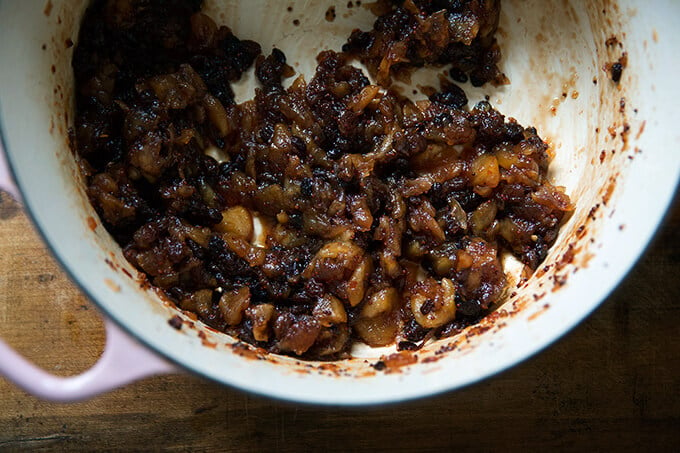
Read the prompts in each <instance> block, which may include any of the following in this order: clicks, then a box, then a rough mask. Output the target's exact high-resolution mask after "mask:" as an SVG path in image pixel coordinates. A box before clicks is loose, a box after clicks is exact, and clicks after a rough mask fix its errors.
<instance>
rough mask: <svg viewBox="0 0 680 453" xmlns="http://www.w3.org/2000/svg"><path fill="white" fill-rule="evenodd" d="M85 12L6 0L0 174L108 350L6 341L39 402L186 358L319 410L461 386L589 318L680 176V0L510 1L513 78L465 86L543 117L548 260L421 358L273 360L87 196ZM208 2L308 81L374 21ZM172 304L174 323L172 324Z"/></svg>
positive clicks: (3, 365)
mask: <svg viewBox="0 0 680 453" xmlns="http://www.w3.org/2000/svg"><path fill="white" fill-rule="evenodd" d="M289 3H292V5H293V10H292V11H287V7H288V6H289ZM350 3H351V2H350ZM86 6H87V1H85V0H75V1H68V2H67V1H62V0H47V1H46V2H45V1H25V2H10V1H0V129H1V132H2V145H3V146H4V155H3V156H4V157H3V159H2V160H0V161H2V162H0V174H1V178H0V179H1V186H2V187H3V188H4V189H5V190H6V191H8V192H10V193H12V194H13V195H14V196H16V197H20V198H21V199H22V200H23V203H24V206H25V208H26V210H27V211H28V213H29V215H30V216H31V217H32V219H33V221H34V223H35V226H36V228H37V229H38V230H39V231H40V233H41V234H42V237H43V238H44V240H45V242H46V244H47V245H48V246H49V248H50V249H51V251H52V253H53V254H54V256H55V257H56V258H57V259H58V260H59V262H60V263H61V265H62V266H63V268H64V269H65V270H66V271H67V272H68V273H69V275H70V276H71V278H72V279H73V280H74V282H76V283H77V284H78V285H79V286H80V287H81V288H82V290H83V291H84V292H85V293H86V294H87V295H88V296H89V297H90V299H91V300H92V301H93V302H94V303H95V304H96V305H97V306H98V307H99V309H100V310H101V311H102V312H103V313H104V315H105V316H106V318H107V319H108V320H109V321H107V323H106V326H107V332H108V338H107V346H106V350H105V352H104V355H103V356H102V358H101V360H100V362H99V363H97V365H95V367H94V368H93V369H91V370H89V371H87V372H86V373H84V374H83V375H81V376H76V377H71V378H57V377H53V376H51V375H49V374H48V373H46V372H44V371H42V370H39V369H37V368H36V367H35V366H33V365H32V364H30V363H28V362H27V361H26V360H25V359H23V358H21V357H20V356H19V355H18V354H16V353H15V352H14V351H13V350H11V349H10V348H9V347H8V346H7V345H5V344H4V343H0V372H1V373H3V374H4V375H5V376H6V377H7V378H9V379H11V380H13V381H14V382H16V383H17V384H18V385H19V386H21V387H23V388H25V389H27V390H28V391H29V392H32V393H35V394H37V395H39V396H40V397H43V398H47V399H53V400H60V401H70V400H77V399H82V398H87V397H90V396H93V395H95V394H97V393H100V392H103V391H106V390H109V389H111V388H114V387H116V386H119V385H123V384H124V383H126V382H130V381H132V380H134V379H137V378H140V377H143V376H147V375H150V374H157V373H168V372H178V371H180V370H189V371H191V372H194V373H197V374H199V375H201V376H204V377H206V378H209V379H212V380H215V381H217V382H220V383H223V384H225V385H229V386H233V387H236V388H239V389H242V390H245V391H248V392H253V393H257V394H261V395H266V396H269V397H273V398H279V399H284V400H290V401H295V402H303V403H315V404H334V405H363V404H376V403H386V402H396V401H403V400H407V399H412V398H418V397H423V396H428V395H434V394H436V393H438V392H443V391H448V390H453V389H457V388H460V387H462V386H465V385H468V384H471V383H473V382H476V381H479V380H481V379H484V378H486V377H488V376H491V375H493V374H495V373H498V372H500V371H502V370H505V369H507V368H509V367H511V366H513V365H515V364H517V363H518V362H520V361H522V360H524V359H526V358H527V357H529V356H531V355H532V354H535V353H536V352H537V351H540V350H541V349H543V348H545V347H546V346H548V345H549V344H551V343H552V342H554V341H555V340H556V339H558V338H559V337H560V336H562V335H563V334H564V333H565V332H567V331H569V330H570V329H571V328H573V327H574V326H575V325H576V324H578V323H579V322H580V321H582V320H583V319H584V318H585V317H586V316H587V315H588V314H589V313H591V312H592V311H593V310H594V309H595V308H596V307H597V306H598V304H600V303H601V302H602V300H603V299H604V298H605V297H606V296H607V295H608V294H609V292H610V291H612V289H613V288H614V287H615V286H616V285H617V284H618V283H619V282H620V281H621V279H622V278H623V277H624V276H625V275H626V273H627V272H628V271H629V270H630V268H631V266H633V264H634V263H635V261H636V260H637V258H638V257H639V256H640V254H641V252H642V251H643V249H644V247H645V246H646V244H647V243H648V242H649V240H650V238H651V237H652V235H653V233H654V232H655V230H656V228H657V226H658V225H659V222H660V220H661V219H662V217H663V214H664V212H665V211H666V209H667V207H668V205H669V203H670V201H671V199H672V196H673V194H674V191H675V187H676V185H677V182H678V178H679V176H680V151H678V149H677V147H678V145H679V144H680V127H678V124H680V113H679V112H678V109H677V107H676V102H675V101H676V100H677V99H680V89H679V88H678V83H677V80H676V73H677V70H678V69H680V64H679V62H678V58H677V56H676V49H678V48H680V33H679V32H678V31H677V25H676V23H675V22H676V20H675V18H677V17H679V16H680V3H678V2H674V1H672V0H666V1H661V0H659V1H653V2H651V3H646V4H645V5H644V6H642V5H641V4H640V3H638V2H634V1H632V0H628V1H627V0H621V1H618V2H615V1H599V2H586V1H577V0H566V1H564V0H549V1H539V0H504V1H503V6H502V17H501V23H500V29H499V32H498V39H499V42H500V45H501V48H502V49H503V61H502V64H501V66H502V69H503V71H504V72H505V73H506V74H507V75H508V77H509V78H510V80H511V84H510V85H507V86H504V87H501V88H493V87H484V88H481V89H473V88H472V87H470V86H469V85H465V86H464V88H465V90H466V91H467V93H468V95H469V96H470V98H471V100H475V99H481V98H482V97H483V96H484V95H488V96H490V101H491V103H492V104H493V105H495V106H496V107H497V108H499V109H500V110H501V111H502V112H503V113H505V114H506V115H508V116H512V117H515V118H516V119H517V120H518V121H519V122H520V123H521V124H524V125H533V126H535V127H536V128H537V129H538V131H539V134H540V135H541V136H542V137H544V138H545V139H546V140H547V141H548V142H549V143H550V144H551V146H552V148H553V149H554V150H555V152H556V158H555V160H554V162H553V163H552V167H551V168H552V170H551V172H552V175H551V176H552V178H553V180H554V183H555V184H557V185H562V186H565V187H566V188H567V193H569V194H570V196H571V198H572V199H573V200H574V201H575V203H576V210H575V212H574V213H573V215H571V217H570V218H569V219H568V220H567V221H566V222H565V223H564V226H563V228H562V230H561V232H560V235H559V238H558V240H557V242H556V243H555V245H554V246H553V247H552V249H551V251H550V253H549V256H548V257H547V259H546V261H545V263H544V264H543V265H542V267H541V268H540V269H539V271H538V272H536V273H534V275H532V276H531V277H529V278H528V279H527V280H526V281H523V280H521V278H520V276H518V275H517V273H514V274H513V275H514V277H511V278H510V280H511V288H510V291H509V294H508V297H507V298H506V300H504V301H503V303H502V304H500V305H499V306H497V307H495V309H494V311H493V313H492V314H490V315H489V316H487V317H486V318H485V319H484V320H483V321H482V322H481V323H480V324H478V325H475V326H471V327H469V328H467V329H466V330H465V331H463V332H462V333H460V334H459V335H457V336H455V337H453V338H448V339H443V340H439V341H436V342H433V343H432V344H429V345H427V346H425V347H424V348H423V349H422V350H420V351H417V352H400V353H395V349H394V348H382V349H372V348H368V347H357V348H356V351H355V354H354V358H352V359H350V360H343V361H338V362H333V363H308V362H304V361H301V360H299V359H295V358H291V357H283V356H275V355H271V354H267V353H265V352H263V351H260V350H257V349H255V348H251V347H249V346H246V345H243V344H241V343H239V342H238V341H236V340H235V339H233V338H231V337H228V336H226V335H224V334H222V333H219V332H215V331H213V330H211V329H209V328H208V327H206V326H204V325H202V324H201V323H200V322H195V321H194V320H192V319H191V318H190V317H188V316H187V315H186V314H183V313H181V312H179V311H178V310H177V309H176V308H175V307H174V306H173V305H172V304H170V303H168V302H167V301H164V300H163V299H162V298H160V297H159V295H158V294H157V293H156V292H155V291H154V290H153V289H151V288H149V287H148V285H140V276H139V275H138V272H137V271H136V270H135V269H134V268H133V267H132V266H131V265H130V264H129V263H127V261H126V260H125V259H124V258H123V255H122V253H121V250H120V247H119V246H118V245H117V244H116V243H115V242H114V241H113V240H112V239H111V237H110V236H109V235H108V233H107V232H106V230H105V229H104V228H103V226H102V225H101V222H100V221H99V219H98V217H97V214H96V213H95V212H94V210H93V208H92V207H91V206H90V203H89V202H88V199H87V196H86V193H85V189H84V182H83V178H82V176H81V175H80V173H79V171H78V168H77V166H76V163H75V160H74V158H73V151H72V150H71V148H70V146H69V128H70V127H72V125H73V118H74V109H73V76H72V70H71V66H70V60H71V55H72V52H73V47H74V43H75V42H76V41H77V36H78V28H79V22H80V20H81V18H82V15H83V12H84V9H85V7H86ZM206 10H207V12H208V14H210V15H211V16H212V17H213V18H215V20H216V21H217V22H219V23H222V24H226V25H228V26H230V27H231V28H232V29H233V31H234V33H235V34H236V35H237V36H239V37H241V38H242V39H254V40H256V41H258V42H260V43H261V44H262V47H263V49H264V51H265V52H268V51H269V50H270V49H271V48H272V46H273V45H276V46H277V47H278V48H280V49H282V50H284V51H285V53H286V54H287V56H288V61H289V62H292V63H293V67H294V68H295V69H296V70H297V71H298V72H300V73H304V74H307V75H310V74H311V73H312V70H313V68H314V66H315V56H316V54H317V53H318V52H319V51H321V50H323V49H326V48H331V49H339V48H340V46H341V45H342V43H343V42H344V40H345V39H346V37H347V36H349V33H350V32H351V30H352V29H354V28H357V27H359V28H363V29H368V28H370V27H371V25H372V22H373V20H374V17H373V16H372V15H371V14H370V13H369V12H368V11H367V10H366V9H365V8H362V7H358V6H355V7H353V8H349V6H348V5H347V4H346V2H338V5H337V6H336V14H335V20H334V21H327V20H326V12H327V10H328V2H325V1H320V0H318V1H317V0H306V1H304V2H302V1H299V2H278V1H267V0H259V1H249V2H237V1H221V2H218V1H207V2H206ZM294 21H295V22H294ZM296 24H298V25H296ZM624 53H625V54H626V55H627V65H625V67H624V69H623V73H622V76H621V80H620V82H618V83H617V82H615V81H613V80H612V74H611V71H610V68H611V65H612V63H615V62H618V61H623V62H624V63H625V60H620V59H621V58H622V56H623V55H624ZM426 72H427V71H426ZM436 74H437V71H434V70H433V71H429V72H427V73H426V74H421V75H419V76H418V77H419V78H420V79H419V80H416V81H414V84H415V83H418V84H423V85H425V84H426V83H425V82H426V80H427V79H428V77H429V79H430V80H436ZM248 80H249V79H248V78H246V80H244V81H243V82H240V83H239V84H237V87H236V91H237V94H238V95H239V96H240V97H241V98H242V99H245V98H247V97H249V96H250V93H252V84H251V83H250V82H249V81H248ZM423 80H424V81H425V82H423ZM5 159H6V162H4V160H5ZM175 316H180V318H181V319H182V321H183V322H182V328H181V329H180V330H177V329H176V328H173V327H172V326H170V325H169V323H168V321H169V320H170V319H171V318H173V317H175ZM378 362H381V363H382V364H383V365H384V366H383V365H381V366H375V365H376V363H378Z"/></svg>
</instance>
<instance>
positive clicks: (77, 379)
mask: <svg viewBox="0 0 680 453" xmlns="http://www.w3.org/2000/svg"><path fill="white" fill-rule="evenodd" d="M105 327H106V346H105V347H104V353H103V354H102V356H101V358H100V359H99V361H98V362H97V363H96V364H95V365H94V366H93V367H92V368H90V369H89V370H87V371H85V372H84V373H82V374H79V375H77V376H70V377H61V376H54V375H52V374H50V373H48V372H47V371H45V370H43V369H41V368H38V367H37V366H35V365H34V364H32V363H31V362H29V361H28V360H26V359H25V358H24V357H22V356H21V355H20V354H19V353H17V352H16V351H15V350H14V349H12V348H11V347H9V346H8V345H7V344H6V343H5V342H4V341H2V340H0V374H2V375H4V376H5V377H6V378H7V379H9V380H10V381H12V382H14V383H15V384H16V385H17V386H19V387H21V388H22V389H24V390H25V391H26V392H28V393H30V394H32V395H35V396H37V397H39V398H42V399H45V400H49V401H56V402H64V403H66V402H75V401H80V400H84V399H88V398H92V397H94V396H96V395H99V394H101V393H105V392H108V391H111V390H114V389H116V388H118V387H122V386H123V385H125V384H129V383H131V382H134V381H137V380H139V379H142V378H145V377H149V376H154V375H159V374H169V373H176V372H177V371H178V370H177V368H176V367H175V366H174V365H172V364H170V363H168V362H167V361H165V360H163V359H161V358H160V357H159V356H157V355H156V354H154V353H153V352H151V351H150V350H149V349H147V348H146V347H144V346H142V345H140V344H139V343H137V342H136V341H135V340H133V339H132V338H131V337H130V336H129V335H128V334H126V333H125V332H123V331H122V330H121V329H120V328H119V327H118V326H117V325H116V324H114V323H113V322H112V321H110V320H108V319H107V320H106V321H105Z"/></svg>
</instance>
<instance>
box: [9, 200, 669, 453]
mask: <svg viewBox="0 0 680 453" xmlns="http://www.w3.org/2000/svg"><path fill="white" fill-rule="evenodd" d="M678 228H680V202H679V201H676V203H675V207H674V209H673V210H672V211H671V213H670V214H669V216H668V218H667V220H666V222H665V225H664V226H663V228H662V230H661V231H660V233H659V234H658V235H657V238H656V240H655V242H654V244H653V246H652V247H651V248H650V249H649V250H648V251H647V253H646V254H645V256H644V257H643V258H642V260H641V261H640V262H639V263H638V264H637V266H636V268H635V269H634V270H633V272H632V273H631V274H630V275H629V276H628V278H627V279H626V281H625V282H624V283H623V284H622V285H621V286H620V287H619V289H618V290H617V291H616V292H615V293H614V294H613V295H612V296H611V297H610V298H609V299H608V300H607V301H606V302H605V303H604V304H603V305H602V306H601V307H600V308H599V309H598V310H597V312H596V313H595V314H594V315H593V316H591V317H590V318H589V319H588V320H587V321H586V322H584V323H583V324H582V325H580V326H579V327H578V328H577V329H576V330H575V331H573V332H571V333H570V334H569V335H567V336H566V338H564V339H562V340H560V341H559V342H558V343H557V344H556V345H554V346H552V347H550V348H549V349H548V350H546V351H544V352H542V353H541V354H539V355H538V356H536V357H534V358H532V359H530V360H528V361H527V362H525V363H523V364H521V365H519V366H517V367H515V368H514V369H512V370H510V371H507V372H505V373H502V374H501V375H499V376H496V377H494V378H492V379H489V380H486V381H484V382H482V383H480V384H477V385H475V386H472V387H469V388H466V389H463V390H460V391H458V392H454V393H450V394H446V395H442V396H438V397H436V398H432V399H428V400H421V401H416V402H411V403H407V404H402V405H397V406H390V407H383V408H377V409H376V408H374V409H354V410H346V409H345V410H341V409H319V408H311V407H298V406H294V405H289V404H282V403H278V402H272V401H268V400H264V399H260V398H256V397H252V396H248V395H245V394H243V393H241V392H238V391H234V390H230V389H226V388H223V387H221V386H219V385H216V384H214V383H211V382H207V381H204V380H202V379H200V378H198V377H194V376H189V375H177V376H165V377H158V378H153V379H147V380H146V381H143V382H139V383H136V384H133V385H130V386H128V387H127V388H124V389H121V390H118V391H115V392H113V393H111V394H108V395H105V396H102V397H99V398H96V399H94V400H92V401H89V402H85V403H79V404H74V405H58V404H51V403H45V402H42V401H39V400H37V399H36V398H33V397H31V396H28V395H26V394H25V393H24V392H22V391H20V390H18V389H16V388H15V387H13V386H12V385H10V384H8V383H7V382H5V381H4V380H2V379H0V451H1V450H6V449H7V450H15V449H21V448H31V449H46V450H54V449H69V450H71V449H79V450H94V449H97V450H150V449H151V450H158V449H171V450H199V451H205V450H232V451H278V450H280V451H306V450H309V449H314V450H323V451H326V452H331V451H343V452H344V451H353V450H376V449H377V450H394V451H413V450H416V449H420V450H425V451H454V450H460V449H462V448H465V447H468V448H474V449H475V450H479V451H489V450H507V449H510V450H520V449H522V450H524V449H526V448H529V449H530V450H539V451H550V450H548V449H558V450H564V449H569V450H573V449H577V448H579V449H581V448H585V449H587V450H586V451H593V450H605V449H606V450H608V451H639V450H652V451H664V450H673V449H675V450H677V449H678V448H680V308H679V304H678V302H679V301H680V284H679V283H678V282H679V281H680V280H679V277H678V275H679V274H680V235H678V234H677V231H678ZM0 268H1V269H2V272H1V275H0V335H1V336H2V337H3V338H4V339H5V340H7V341H9V342H10V343H11V344H12V345H13V346H15V347H16V348H17V349H18V350H20V351H21V352H22V353H24V354H25V355H27V356H28V357H30V358H31V359H32V360H34V361H35V362H36V363H38V364H39V365H41V366H43V367H45V368H46V369H48V370H50V371H52V372H54V373H57V374H62V375H68V374H73V373H77V372H79V371H82V370H84V369H86V368H87V367H89V366H90V365H91V364H93V363H94V362H95V361H96V359H97V357H98V355H99V354H100V352H101V349H102V346H103V341H104V337H103V331H102V323H101V320H100V319H99V316H98V314H97V312H96V310H95V309H94V308H93V307H92V305H91V304H90V303H89V302H88V300H87V299H86V298H85V297H83V296H82V295H81V294H80V293H79V292H78V290H77V289H76V288H75V287H74V285H73V284H72V283H70V282H69V281H68V279H67V278H66V277H65V276H64V274H63V272H61V271H60V270H59V268H58V267H57V266H56V265H55V263H54V261H53V260H52V259H51V258H50V256H49V255H48V254H47V253H46V251H45V247H44V246H43V245H42V243H41V241H40V240H39V238H38V237H37V236H36V234H35V233H34V232H33V230H32V228H31V226H30V224H29V222H28V220H27V219H26V217H25V216H24V214H23V213H22V211H21V209H20V208H19V207H17V206H16V205H15V204H14V203H13V202H12V201H11V200H9V199H8V198H7V197H6V196H4V195H3V196H2V201H1V202H0Z"/></svg>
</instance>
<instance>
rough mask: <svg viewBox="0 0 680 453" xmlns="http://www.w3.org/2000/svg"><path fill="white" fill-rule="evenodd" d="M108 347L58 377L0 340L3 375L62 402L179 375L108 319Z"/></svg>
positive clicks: (2, 185) (2, 171) (5, 181)
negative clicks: (80, 369)
mask: <svg viewBox="0 0 680 453" xmlns="http://www.w3.org/2000/svg"><path fill="white" fill-rule="evenodd" d="M5 159H6V158H5V154H4V152H2V145H1V144H0V189H2V190H4V191H5V192H7V193H9V194H10V195H12V197H14V198H15V199H16V200H17V201H20V200H21V197H20V195H19V190H18V189H17V187H16V185H15V184H14V182H13V180H12V175H11V173H10V171H9V167H8V166H7V162H6V160H5ZM104 326H105V329H106V346H105V347H104V353H103V354H102V356H101V357H100V359H99V361H98V362H97V363H96V364H95V365H94V366H93V367H92V368H90V369H89V370H87V371H85V372H84V373H82V374H80V375H77V376H71V377H60V376H54V375H52V374H50V373H48V372H47V371H45V370H43V369H41V368H39V367H37V366H35V365H34V364H32V363H31V362H29V361H28V360H26V359H25V358H24V357H23V356H21V355H20V354H19V353H17V352H16V351H15V350H14V349H12V348H11V347H10V346H9V345H7V343H5V342H4V341H2V340H0V375H4V376H5V377H6V378H7V379H9V380H10V381H12V382H14V383H15V384H16V385H17V386H19V387H21V388H22V389H24V390H25V391H27V392H28V393H31V394H33V395H35V396H37V397H40V398H43V399H46V400H50V401H58V402H73V401H79V400H84V399H87V398H91V397H93V396H95V395H99V394H101V393H104V392H108V391H110V390H113V389H116V388H118V387H121V386H123V385H125V384H129V383H131V382H134V381H137V380H139V379H142V378H144V377H148V376H153V375H158V374H169V373H176V372H177V371H178V369H177V368H176V367H175V366H174V365H172V364H170V363H168V362H167V361H165V360H163V359H162V358H160V357H159V356H158V355H156V354H155V353H153V352H151V351H150V350H149V349H148V348H146V347H144V346H142V345H141V344H139V343H138V342H137V341H135V340H133V339H132V338H131V337H130V336H129V335H128V334H127V333H125V332H123V331H122V330H121V328H120V327H118V326H117V325H116V324H114V323H113V322H112V321H111V320H109V319H105V321H104Z"/></svg>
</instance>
